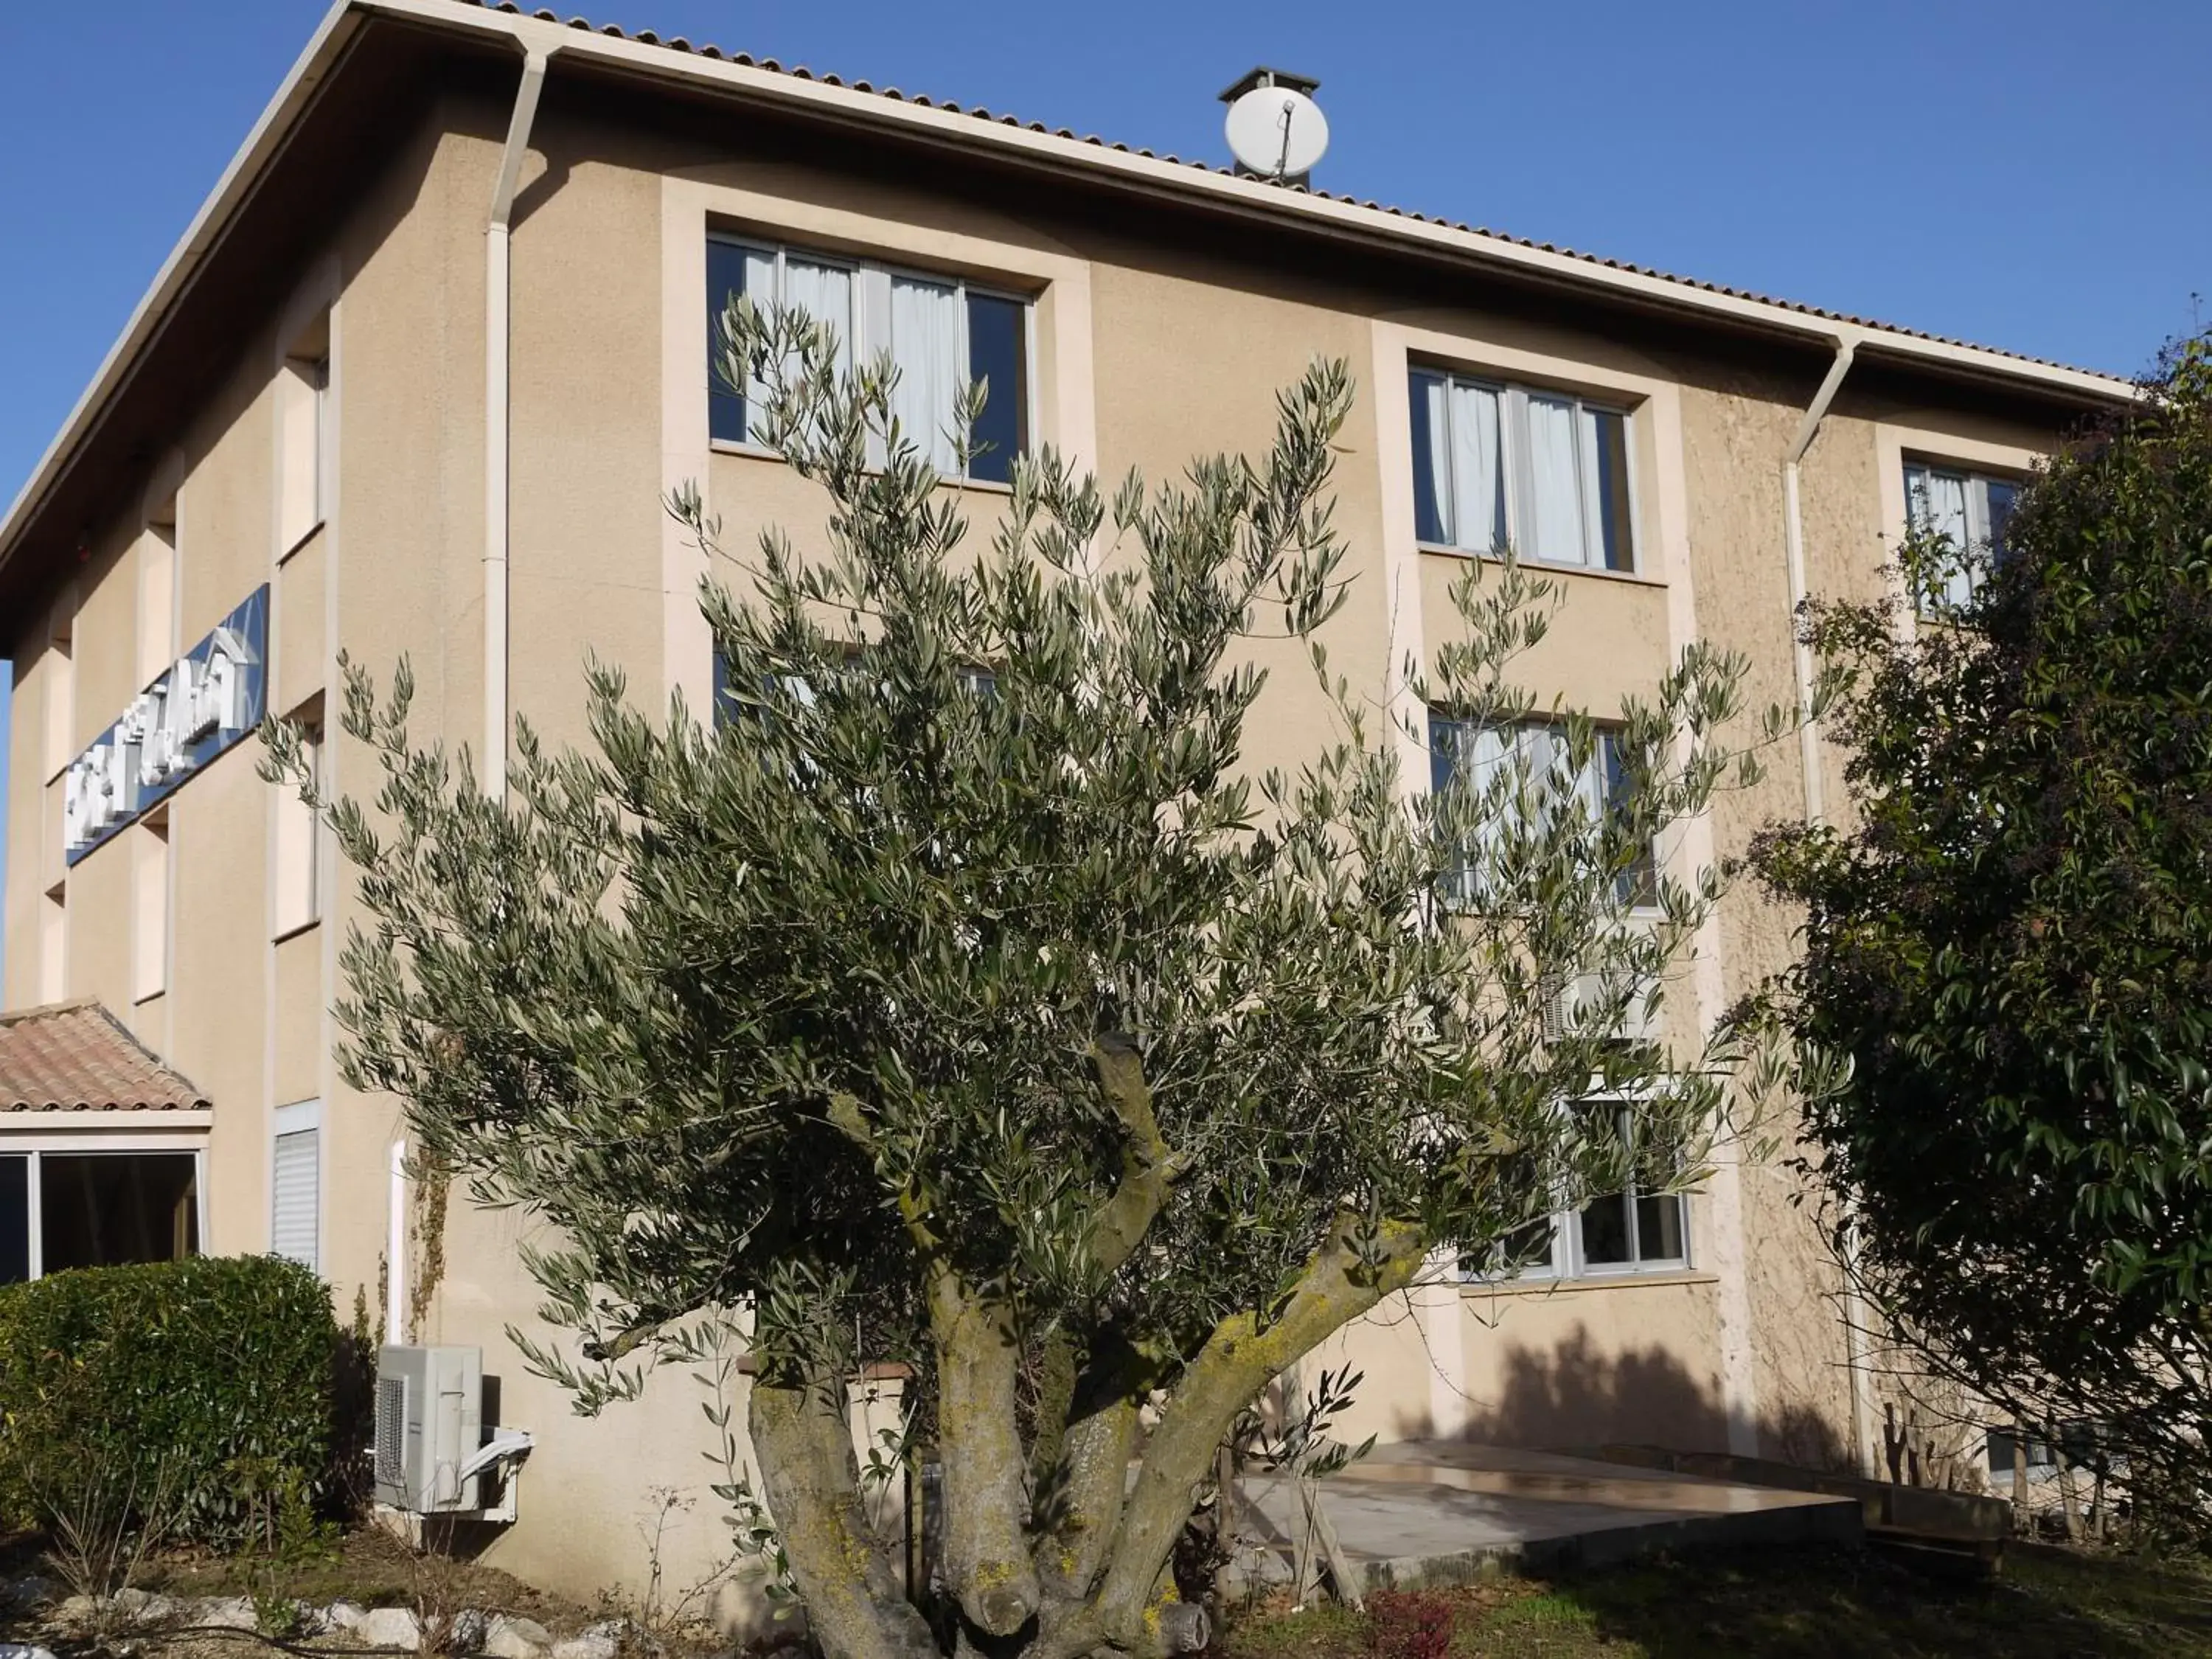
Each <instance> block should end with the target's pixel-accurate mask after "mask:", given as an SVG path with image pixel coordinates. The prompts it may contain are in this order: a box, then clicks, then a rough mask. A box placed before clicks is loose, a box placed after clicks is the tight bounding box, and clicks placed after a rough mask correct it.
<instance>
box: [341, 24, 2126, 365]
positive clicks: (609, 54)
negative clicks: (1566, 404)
mask: <svg viewBox="0 0 2212 1659" xmlns="http://www.w3.org/2000/svg"><path fill="white" fill-rule="evenodd" d="M354 3H355V4H356V7H357V8H358V9H361V10H362V11H367V12H375V13H381V14H385V15H390V16H394V17H405V18H410V19H412V20H414V21H418V22H424V23H430V24H434V25H435V26H437V27H441V28H444V29H447V30H452V31H456V32H471V33H479V34H488V35H507V36H509V37H511V38H513V39H514V40H518V41H520V42H522V43H524V44H526V45H527V44H528V43H530V42H532V41H533V40H543V39H544V38H545V35H546V34H547V33H554V34H556V35H558V36H559V37H560V38H561V39H562V42H563V44H562V46H561V47H560V50H561V52H562V54H563V55H564V56H567V57H568V58H573V59H574V60H575V61H577V62H580V63H586V64H599V65H600V66H602V67H604V68H607V69H613V70H623V71H624V72H627V73H629V74H631V75H634V76H641V77H643V78H646V79H650V80H656V81H662V82H683V83H689V84H690V85H694V86H697V85H702V84H703V85H708V86H714V87H717V88H720V89H722V90H723V91H725V92H726V93H731V94H738V95H740V96H743V97H745V98H749V99H751V100H755V101H757V102H760V103H765V104H775V105H781V106H784V107H786V108H789V109H794V110H800V111H805V112H812V113H815V114H817V115H821V116H823V117H827V118H834V119H836V120H837V121H839V122H841V123H842V124H844V125H848V126H868V127H874V128H877V129H878V130H883V131H896V133H898V134H899V135H900V136H901V137H905V138H906V139H908V141H909V142H913V141H921V142H931V141H934V142H936V143H939V144H940V145H944V146H946V147H951V148H957V149H962V150H965V151H969V152H970V153H981V154H984V155H990V156H992V157H994V159H996V160H998V161H1000V162H1002V163H1004V162H1009V161H1014V162H1024V161H1025V162H1028V163H1030V164H1032V165H1033V166H1034V167H1036V169H1037V170H1038V171H1040V172H1042V173H1046V174H1047V175H1048V176H1050V177H1053V178H1054V179H1065V178H1066V175H1067V174H1068V173H1069V172H1070V171H1075V172H1079V173H1091V174H1092V175H1095V176H1103V177H1108V178H1111V179H1113V180H1114V181H1115V183H1117V184H1120V185H1124V186H1134V187H1138V188H1143V189H1148V190H1150V191H1152V193H1154V194H1161V195H1174V196H1177V197H1182V198H1183V199H1185V200H1187V201H1188V200H1192V199H1194V198H1195V199H1199V200H1201V201H1203V203H1204V204H1205V205H1206V206H1207V207H1208V208H1209V209H1211V210H1214V211H1217V212H1218V211H1223V210H1228V211H1232V212H1235V211H1238V210H1242V211H1243V212H1245V213H1247V214H1249V216H1254V217H1256V218H1261V219H1264V220H1265V221H1266V222H1268V223H1271V224H1273V225H1275V226H1277V227H1278V228H1280V227H1282V226H1284V225H1285V222H1291V223H1294V224H1295V225H1296V226H1297V228H1303V229H1307V230H1322V231H1327V230H1331V229H1334V230H1338V231H1340V232H1348V233H1352V234H1353V235H1354V236H1355V237H1356V238H1357V240H1360V241H1362V242H1364V243H1366V244H1368V245H1370V246H1371V245H1373V244H1374V243H1376V242H1378V241H1381V242H1396V243H1399V244H1401V245H1404V246H1423V247H1427V248H1430V249H1433V250H1436V251H1438V252H1445V253H1449V254H1451V255H1455V256H1457V257H1460V258H1474V259H1476V260H1478V261H1480V262H1481V263H1483V264H1491V265H1494V266H1499V267H1505V268H1510V269H1512V270H1516V271H1517V272H1519V273H1521V274H1523V275H1527V276H1536V277H1540V278H1543V279H1547V280H1549V281H1552V282H1554V283H1558V284H1559V285H1560V286H1565V287H1571V288H1575V289H1583V290H1585V291H1587V290H1590V289H1603V290H1607V291H1609V292H1611V293H1613V295H1617V296H1620V297H1623V298H1632V299H1638V300H1642V301H1646V302H1649V303H1652V304H1655V305H1657V306H1659V307H1664V308H1667V309H1670V310H1674V311H1684V312H1692V313H1700V314H1703V315H1705V316H1707V317H1710V318H1713V319H1718V320H1725V321H1733V322H1735V323H1737V324H1739V325H1742V324H1750V325H1756V326H1758V327H1760V328H1763V329H1765V330H1769V331H1773V332H1776V333H1780V334H1784V335H1788V336H1790V337H1795V338H1796V339H1799V340H1802V341H1805V342H1808V343H1814V342H1817V343H1821V344H1832V343H1834V341H1835V339H1836V337H1837V335H1838V332H1839V331H1845V330H1848V331H1851V332H1853V333H1855V334H1856V335H1857V337H1858V338H1859V339H1860V341H1861V342H1862V343H1863V346H1864V347H1865V348H1866V349H1870V350H1879V351H1880V352H1881V354H1882V355H1883V356H1894V357H1897V358H1899V359H1909V360H1914V361H1917V362H1921V363H1923V364H1925V365H1927V366H1929V367H1935V368H1946V369H1948V370H1949V371H1951V372H1952V373H1954V374H1957V373H1960V372H1965V373H1967V374H1975V375H1978V376H1981V377H1984V378H1987V379H1992V380H2001V381H2004V382H2008V383H2010V384H2012V385H2015V386H2021V385H2033V386H2040V387H2042V388H2044V389H2045V390H2046V391H2053V392H2061V393H2063V394H2066V395H2069V396H2072V397H2077V398H2080V397H2087V398H2092V399H2094V400H2095V401H2097V402H2100V403H2124V402H2129V401H2131V400H2132V399H2134V398H2136V396H2137V392H2136V388H2135V386H2133V385H2131V384H2130V382H2128V381H2126V380H2121V379H2118V377H2116V376H2113V375H2109V374H2096V373H2094V372H2093V371H2091V370H2088V369H2081V368H2065V367H2063V366H2062V365H2057V364H2050V363H2039V362H2033V361H2032V360H2030V359H2027V358H2024V357H2015V356H2007V355H2006V354H2005V353H2003V352H2001V351H1992V350H1990V349H1986V348H1984V347H1979V346H1970V345H1954V344H1951V343H1948V342H1945V341H1941V340H1932V339H1928V338H1925V337H1921V336H1919V335H1915V334H1908V333H1905V332H1904V331H1901V330H1894V329H1886V328H1881V327H1878V326H1873V325H1862V324H1852V323H1845V322H1843V321H1841V320H1840V319H1836V318H1833V317H1822V316H1820V315H1818V314H1816V313H1813V312H1810V311H1807V310H1804V309H1802V308H1800V307H1793V306H1789V305H1784V304H1780V303H1778V302H1777V301H1771V300H1761V299H1754V298H1750V297H1747V296H1745V295H1735V294H1728V293H1723V292H1720V291H1718V290H1717V289H1712V288H1710V287H1706V286H1705V285H1702V284H1700V283H1694V282H1690V281H1687V280H1685V279H1683V278H1680V277H1674V276H1656V275H1653V274H1650V273H1649V272H1644V271H1638V270H1626V269H1624V268H1622V267H1620V266H1619V265H1614V264H1607V262H1605V261H1604V260H1601V259H1595V258H1586V257H1583V256H1580V255H1577V254H1572V253H1563V252H1559V251H1557V250H1555V249H1549V248H1542V247H1534V246H1525V245H1523V244H1522V243H1520V242H1517V241H1516V240H1513V239H1511V238H1510V237H1505V236H1498V235H1494V234H1490V233H1488V232H1485V231H1477V230H1466V229H1461V228H1455V227H1454V226H1450V225H1443V224H1435V223H1431V222H1426V221H1423V220H1420V219H1416V218H1413V217H1411V216H1407V215H1406V214H1402V213H1393V212H1391V211H1389V210H1388V209H1386V208H1382V207H1375V206H1362V205H1360V204H1358V203H1353V202H1340V201H1336V200H1334V199H1332V198H1330V197H1324V196H1316V195H1313V194H1311V193H1310V192H1309V191H1301V190H1293V189H1286V188H1285V187H1283V186H1281V185H1275V184H1272V183H1268V182H1266V181H1263V180H1259V179H1246V178H1240V177H1237V176H1236V175H1234V174H1231V173H1223V172H1217V171H1214V170H1212V169H1211V168H1209V167H1204V166H1200V165H1194V164H1191V163H1188V162H1182V161H1167V160H1164V159H1163V158H1161V157H1158V156H1151V155H1137V154H1136V153H1135V152H1133V151H1130V150H1124V149H1115V148H1113V147H1111V146H1109V145H1105V144H1097V143H1089V142H1087V141H1086V140H1084V139H1081V138H1075V137H1060V135H1059V134H1057V133H1053V132H1033V131H1030V129H1029V128H1027V127H1025V126H1018V125H1014V124H1013V123H1012V121H1010V120H1000V119H988V120H987V119H984V118H980V117H978V116H975V115H971V114H969V113H967V112H964V111H956V110H952V109H949V108H937V107H933V106H929V105H927V104H923V103H921V102H919V101H915V100H906V99H897V98H891V97H889V96H886V95H885V94H882V93H878V92H862V91H860V89H858V88H854V87H847V86H831V85H829V83H828V82H826V81H824V80H821V79H817V78H811V77H802V76H798V75H794V74H787V73H784V72H781V71H779V70H770V69H764V68H759V67H756V66H753V65H749V64H738V63H733V62H732V61H730V60H729V59H727V58H708V57H706V56H704V55H703V54H702V53H699V52H679V51H678V50H676V49H675V48H674V47H672V46H663V45H658V44H648V43H647V42H645V41H641V40H626V39H623V38H621V37H618V36H616V35H611V34H606V33H593V32H592V31H591V30H589V29H581V28H579V29H570V28H568V27H566V26H565V25H562V24H556V23H550V22H548V21H544V20H543V19H538V18H533V17H529V16H524V15H518V14H516V13H513V12H504V11H499V10H495V9H492V8H490V7H482V8H476V7H465V6H456V5H454V4H453V0H354Z"/></svg>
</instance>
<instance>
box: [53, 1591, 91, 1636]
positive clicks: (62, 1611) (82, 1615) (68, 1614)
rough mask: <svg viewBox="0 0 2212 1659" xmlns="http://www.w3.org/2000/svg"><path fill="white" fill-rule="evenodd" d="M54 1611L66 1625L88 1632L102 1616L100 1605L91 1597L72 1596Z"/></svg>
mask: <svg viewBox="0 0 2212 1659" xmlns="http://www.w3.org/2000/svg"><path fill="white" fill-rule="evenodd" d="M54 1611H55V1613H56V1614H57V1615H58V1617H59V1618H60V1620H61V1621H62V1622H63V1623H64V1624H65V1625H69V1626H74V1627H75V1628H76V1629H79V1630H88V1629H89V1628H91V1626H92V1623H93V1621H94V1620H96V1619H97V1618H99V1616H100V1603H99V1602H97V1601H94V1600H93V1598H92V1597H90V1596H89V1595H72V1596H70V1598H69V1599H68V1600H67V1601H64V1602H63V1603H62V1604H61V1606H60V1607H57V1608H56V1609H55V1610H54Z"/></svg>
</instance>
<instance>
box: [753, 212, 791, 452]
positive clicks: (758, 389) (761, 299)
mask: <svg viewBox="0 0 2212 1659" xmlns="http://www.w3.org/2000/svg"><path fill="white" fill-rule="evenodd" d="M745 297H746V298H747V299H748V300H750V301H752V302H753V309H754V310H756V311H757V312H759V313H761V315H762V317H763V319H765V318H767V317H769V315H771V314H772V313H774V312H775V308H776V307H777V306H779V305H781V304H782V303H783V301H782V296H781V294H779V293H778V291H777V289H776V281H775V254H773V253H763V252H761V251H760V250H758V249H757V248H747V249H746V250H745ZM768 398H769V383H768V382H767V381H766V380H763V379H762V378H761V377H760V376H759V375H757V374H754V373H752V371H751V369H750V368H747V369H746V372H745V409H746V410H747V414H746V425H747V427H748V428H753V427H757V426H758V425H759V423H760V416H761V411H762V410H764V409H766V408H767V407H768Z"/></svg>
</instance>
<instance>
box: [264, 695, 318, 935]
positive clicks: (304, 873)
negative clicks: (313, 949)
mask: <svg viewBox="0 0 2212 1659" xmlns="http://www.w3.org/2000/svg"><path fill="white" fill-rule="evenodd" d="M290 718H291V719H292V720H294V721H295V723H296V724H298V725H299V726H300V727H301V751H302V752H303V753H304V754H305V756H306V757H307V765H308V768H309V769H310V771H311V773H312V774H313V777H314V781H315V786H316V788H317V790H318V792H319V791H320V789H321V787H322V775H323V728H322V697H321V696H320V694H319V693H318V694H317V696H314V697H313V699H311V700H310V701H309V702H307V703H306V704H304V705H302V706H301V708H298V709H295V710H294V711H293V713H292V714H291V716H290ZM270 787H271V788H273V789H275V790H276V864H275V870H274V878H275V881H276V905H275V909H274V915H273V921H274V923H275V926H276V936H277V937H278V938H280V939H281V938H283V936H284V935H285V934H287V933H297V932H298V931H299V930H300V929H301V928H302V927H307V925H308V924H309V923H310V922H313V921H315V920H316V919H317V918H318V917H319V916H320V915H321V914H322V907H321V897H322V896H321V894H320V892H319V890H318V889H319V882H320V875H319V871H318V870H317V868H316V866H317V865H318V864H319V862H320V860H319V858H318V857H317V852H318V846H317V842H318V841H319V836H317V834H316V829H317V823H318V820H317V817H316V810H315V808H313V807H312V806H310V805H307V802H305V801H303V800H301V799H300V788H299V786H298V785H297V784H296V783H294V782H293V781H291V780H290V779H289V778H287V779H285V780H283V781H281V782H278V783H276V784H272V785H271V786H270Z"/></svg>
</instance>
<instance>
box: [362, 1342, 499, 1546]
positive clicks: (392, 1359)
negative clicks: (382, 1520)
mask: <svg viewBox="0 0 2212 1659" xmlns="http://www.w3.org/2000/svg"><path fill="white" fill-rule="evenodd" d="M482 1447H483V1349H481V1348H460V1347H446V1348H418V1347H388V1348H384V1349H381V1350H380V1351H379V1352H378V1354H377V1358H376V1498H377V1501H378V1502H379V1503H380V1504H390V1505H391V1506H392V1508H393V1509H396V1510H405V1511H407V1512H408V1513H409V1514H411V1515H443V1514H448V1513H451V1512H453V1511H454V1510H475V1509H477V1507H478V1505H477V1472H478V1470H479V1469H480V1468H482V1467H483V1463H482V1462H481V1460H480V1459H479V1458H478V1455H477V1454H478V1453H479V1451H480V1450H481V1449H482Z"/></svg>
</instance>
